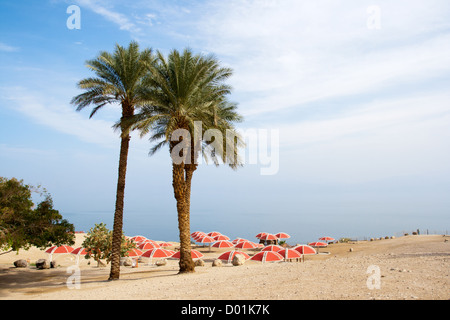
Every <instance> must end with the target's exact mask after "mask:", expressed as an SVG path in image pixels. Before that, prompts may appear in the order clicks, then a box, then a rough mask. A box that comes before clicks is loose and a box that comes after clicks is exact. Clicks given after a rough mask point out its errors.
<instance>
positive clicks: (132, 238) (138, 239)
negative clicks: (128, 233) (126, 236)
mask: <svg viewBox="0 0 450 320" xmlns="http://www.w3.org/2000/svg"><path fill="white" fill-rule="evenodd" d="M131 240H134V242H136V243H139V242H143V241H145V240H148V239H147V238H146V237H144V236H134V237H131Z"/></svg>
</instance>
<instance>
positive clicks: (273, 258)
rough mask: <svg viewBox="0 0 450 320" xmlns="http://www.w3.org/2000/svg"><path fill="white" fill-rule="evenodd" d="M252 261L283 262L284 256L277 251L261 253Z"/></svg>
mask: <svg viewBox="0 0 450 320" xmlns="http://www.w3.org/2000/svg"><path fill="white" fill-rule="evenodd" d="M250 260H254V261H261V262H263V263H264V262H277V261H281V260H283V256H282V255H281V254H279V253H278V252H275V251H260V252H258V253H257V254H255V255H254V256H253V257H251V258H250Z"/></svg>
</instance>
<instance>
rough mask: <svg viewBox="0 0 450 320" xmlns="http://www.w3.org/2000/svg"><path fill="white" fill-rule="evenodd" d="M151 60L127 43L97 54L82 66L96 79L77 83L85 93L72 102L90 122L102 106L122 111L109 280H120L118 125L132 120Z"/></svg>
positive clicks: (123, 161)
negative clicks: (88, 111) (88, 110)
mask: <svg viewBox="0 0 450 320" xmlns="http://www.w3.org/2000/svg"><path fill="white" fill-rule="evenodd" d="M153 59H154V57H153V54H152V51H151V49H145V50H143V51H141V52H140V51H139V45H138V44H137V43H136V42H131V43H130V44H129V46H128V48H124V47H122V46H119V45H116V47H115V51H114V53H112V54H111V53H108V52H104V51H103V52H100V54H99V55H98V57H96V58H95V59H93V60H88V61H87V62H86V65H87V67H88V68H89V69H91V70H92V71H93V72H94V73H95V75H96V77H93V78H86V79H83V80H81V81H80V82H78V87H79V88H81V89H83V90H85V92H84V93H82V94H80V95H78V96H76V97H74V98H73V99H72V104H74V105H76V106H77V111H81V110H82V109H84V108H85V107H87V106H89V105H93V109H92V112H91V114H90V118H92V116H94V114H95V113H96V112H97V111H98V110H99V109H101V108H102V107H103V106H105V105H106V104H118V105H120V107H121V108H122V117H121V119H120V121H119V122H118V123H119V125H116V128H119V129H120V131H121V141H120V156H119V170H118V180H117V192H116V203H115V212H114V225H113V240H112V241H113V243H112V258H111V272H110V276H109V280H117V279H119V276H120V245H121V241H122V227H123V208H124V197H125V177H126V169H127V159H128V149H129V143H130V134H129V128H127V127H126V126H124V125H123V124H121V123H123V122H126V120H127V119H130V118H132V117H133V115H134V113H135V108H136V107H138V106H140V105H142V104H143V102H144V98H143V92H144V90H143V86H142V80H143V77H144V76H145V75H146V74H147V73H148V68H147V65H149V64H151V63H152V61H153Z"/></svg>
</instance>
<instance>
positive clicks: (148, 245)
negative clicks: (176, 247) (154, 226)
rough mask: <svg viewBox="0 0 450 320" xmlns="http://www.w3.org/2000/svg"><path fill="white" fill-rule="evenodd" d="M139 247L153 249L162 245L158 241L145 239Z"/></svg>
mask: <svg viewBox="0 0 450 320" xmlns="http://www.w3.org/2000/svg"><path fill="white" fill-rule="evenodd" d="M138 248H139V249H141V250H151V249H156V248H160V245H159V244H157V243H156V242H151V241H145V242H142V243H141V244H139V246H138Z"/></svg>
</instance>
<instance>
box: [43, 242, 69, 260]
mask: <svg viewBox="0 0 450 320" xmlns="http://www.w3.org/2000/svg"><path fill="white" fill-rule="evenodd" d="M72 251H73V248H72V247H71V246H66V245H63V246H59V247H58V246H53V247H50V248H48V249H47V250H45V252H46V253H48V254H49V255H50V261H52V257H53V254H64V253H71V252H72Z"/></svg>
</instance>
